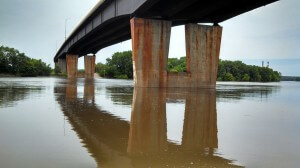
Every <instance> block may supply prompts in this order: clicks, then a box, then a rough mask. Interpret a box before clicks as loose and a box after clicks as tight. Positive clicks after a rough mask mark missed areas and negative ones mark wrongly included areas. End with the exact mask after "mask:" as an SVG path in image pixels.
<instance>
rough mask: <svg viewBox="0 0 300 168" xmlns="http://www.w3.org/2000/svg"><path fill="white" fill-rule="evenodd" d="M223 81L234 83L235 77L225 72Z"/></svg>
mask: <svg viewBox="0 0 300 168" xmlns="http://www.w3.org/2000/svg"><path fill="white" fill-rule="evenodd" d="M224 81H235V77H234V76H233V75H232V74H231V73H229V72H227V73H226V74H225V77H224Z"/></svg>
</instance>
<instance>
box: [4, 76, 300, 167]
mask: <svg viewBox="0 0 300 168" xmlns="http://www.w3.org/2000/svg"><path fill="white" fill-rule="evenodd" d="M299 166H300V82H298V83H297V82H279V83H244V82H243V83H242V82H232V83H229V82H218V83H217V87H216V89H141V88H140V89H134V88H133V82H132V81H131V80H109V79H95V80H85V79H78V80H77V81H69V80H67V79H63V78H0V168H19V167H20V168H48V167H49V168H60V167H62V168H65V167H66V168H76V167H78V168H90V167H91V168H93V167H107V168H114V167H120V168H127V167H135V168H140V167H141V168H143V167H147V168H148V167H272V168H273V167H284V168H286V167H299Z"/></svg>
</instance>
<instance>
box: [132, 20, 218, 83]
mask: <svg viewBox="0 0 300 168" xmlns="http://www.w3.org/2000/svg"><path fill="white" fill-rule="evenodd" d="M130 23H131V38H132V60H133V71H134V72H133V74H134V84H135V86H136V87H178V88H183V87H192V88H215V86H216V79H217V74H218V61H219V53H220V45H221V36H222V27H220V26H207V25H198V24H186V25H185V34H186V59H187V60H186V63H187V72H186V73H168V72H167V62H168V53H169V43H170V34H171V25H172V23H171V22H170V21H164V20H151V19H142V18H133V19H131V20H130Z"/></svg>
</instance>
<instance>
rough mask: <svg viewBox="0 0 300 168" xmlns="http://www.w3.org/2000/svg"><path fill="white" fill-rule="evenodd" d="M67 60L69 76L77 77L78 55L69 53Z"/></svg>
mask: <svg viewBox="0 0 300 168" xmlns="http://www.w3.org/2000/svg"><path fill="white" fill-rule="evenodd" d="M66 60H67V73H68V78H73V79H74V78H77V66H78V55H72V54H67V55H66Z"/></svg>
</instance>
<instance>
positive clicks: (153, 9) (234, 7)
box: [54, 0, 277, 87]
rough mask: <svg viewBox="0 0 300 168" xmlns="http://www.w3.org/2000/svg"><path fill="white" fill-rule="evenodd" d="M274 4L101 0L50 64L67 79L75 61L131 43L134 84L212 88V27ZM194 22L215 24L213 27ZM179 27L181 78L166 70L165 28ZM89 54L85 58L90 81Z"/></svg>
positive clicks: (216, 41)
mask: <svg viewBox="0 0 300 168" xmlns="http://www.w3.org/2000/svg"><path fill="white" fill-rule="evenodd" d="M275 1H277V0H242V1H241V0H202V1H199V0H198V1H197V0H184V1H182V0H103V1H100V2H99V3H98V4H97V5H96V6H95V8H94V9H93V10H92V11H91V12H90V13H89V14H88V16H87V17H86V18H85V19H84V20H83V21H82V22H81V23H80V24H79V26H78V27H77V28H76V29H75V30H74V31H73V33H72V34H71V35H70V36H69V38H68V39H67V40H66V41H65V42H64V43H63V45H62V46H61V48H60V49H59V51H58V52H57V54H56V55H55V57H54V61H55V62H56V63H57V65H58V66H59V67H60V68H61V70H63V71H67V73H68V76H69V77H70V78H72V77H77V59H78V57H80V56H83V55H87V54H95V53H96V52H98V51H99V50H100V49H102V48H104V47H107V46H110V45H112V44H115V43H118V42H121V41H124V40H127V39H130V38H131V39H132V51H133V57H132V58H133V66H134V68H133V69H134V79H135V86H139V87H214V86H215V82H216V75H217V65H218V59H219V51H220V45H221V36H222V28H221V27H220V26H218V25H217V23H219V22H221V21H224V20H227V19H230V18H232V17H234V16H237V15H239V14H242V13H245V12H247V11H250V10H252V9H255V8H258V7H260V6H263V5H266V4H269V3H272V2H275ZM195 23H215V24H214V26H207V25H198V24H195ZM181 24H185V34H186V56H187V60H186V63H187V73H186V74H181V75H178V74H168V73H167V71H166V67H167V57H168V52H169V42H170V34H171V33H170V32H171V26H174V25H181ZM94 64H95V56H92V57H88V56H85V72H86V77H88V78H91V77H93V73H94Z"/></svg>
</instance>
